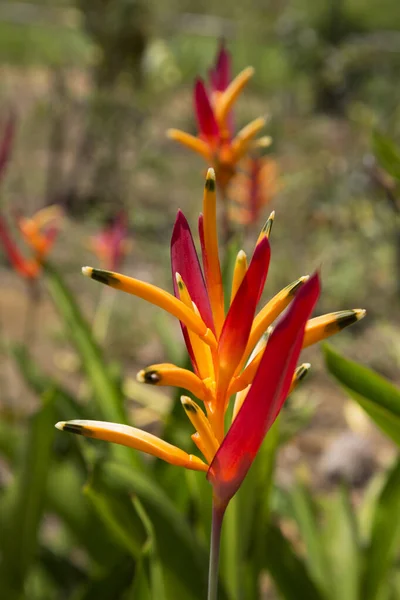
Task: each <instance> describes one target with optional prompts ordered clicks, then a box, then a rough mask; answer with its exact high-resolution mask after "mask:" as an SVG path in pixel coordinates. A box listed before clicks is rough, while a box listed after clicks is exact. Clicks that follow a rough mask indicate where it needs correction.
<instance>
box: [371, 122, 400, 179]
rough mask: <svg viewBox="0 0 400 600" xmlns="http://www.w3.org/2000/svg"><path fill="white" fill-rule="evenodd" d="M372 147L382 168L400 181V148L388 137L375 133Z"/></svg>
mask: <svg viewBox="0 0 400 600" xmlns="http://www.w3.org/2000/svg"><path fill="white" fill-rule="evenodd" d="M372 147H373V151H374V154H375V156H376V158H377V159H378V162H379V164H380V165H381V167H383V168H384V169H385V171H387V172H388V173H389V175H391V176H392V177H394V178H395V179H398V180H400V148H399V147H398V146H397V145H396V144H395V143H394V142H393V140H391V139H390V138H389V137H387V136H386V135H383V134H382V133H379V132H378V131H375V133H374V134H373V137H372Z"/></svg>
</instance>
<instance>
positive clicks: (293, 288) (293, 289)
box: [288, 277, 307, 296]
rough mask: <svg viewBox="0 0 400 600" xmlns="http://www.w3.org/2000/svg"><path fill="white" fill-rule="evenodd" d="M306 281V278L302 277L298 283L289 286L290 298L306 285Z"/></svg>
mask: <svg viewBox="0 0 400 600" xmlns="http://www.w3.org/2000/svg"><path fill="white" fill-rule="evenodd" d="M306 281H307V279H306V278H305V277H301V278H300V279H297V281H295V282H294V283H292V284H291V285H289V289H288V296H294V295H295V293H296V292H297V290H298V289H299V288H301V286H302V285H304V283H305V282H306Z"/></svg>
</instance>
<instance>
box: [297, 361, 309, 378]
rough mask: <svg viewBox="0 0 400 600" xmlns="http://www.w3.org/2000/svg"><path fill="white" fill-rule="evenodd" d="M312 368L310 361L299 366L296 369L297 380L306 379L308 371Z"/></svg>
mask: <svg viewBox="0 0 400 600" xmlns="http://www.w3.org/2000/svg"><path fill="white" fill-rule="evenodd" d="M310 369H311V364H310V363H303V364H302V365H300V366H298V367H297V369H296V371H295V377H296V381H297V382H299V381H301V380H302V379H304V377H305V376H306V375H307V373H308V371H309V370H310Z"/></svg>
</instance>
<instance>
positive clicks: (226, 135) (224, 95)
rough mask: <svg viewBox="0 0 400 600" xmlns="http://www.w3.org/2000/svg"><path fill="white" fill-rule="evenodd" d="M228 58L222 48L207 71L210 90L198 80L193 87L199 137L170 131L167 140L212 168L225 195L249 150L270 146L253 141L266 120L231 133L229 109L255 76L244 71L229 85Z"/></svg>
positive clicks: (263, 141)
mask: <svg viewBox="0 0 400 600" xmlns="http://www.w3.org/2000/svg"><path fill="white" fill-rule="evenodd" d="M230 73H231V58H230V55H229V53H228V52H227V50H226V49H225V47H224V45H223V44H222V45H221V48H220V50H219V53H218V56H217V59H216V63H215V66H214V67H213V68H212V69H211V70H210V82H209V89H208V90H207V88H206V85H205V83H204V81H203V80H202V79H200V78H198V79H197V80H196V82H195V86H194V94H193V101H194V110H195V115H196V120H197V126H198V129H199V133H198V135H197V136H194V135H191V134H189V133H187V132H185V131H181V130H179V129H169V130H168V131H167V135H168V137H169V138H171V139H174V140H176V141H177V142H180V143H181V144H183V145H184V146H186V147H187V148H189V149H190V150H193V151H194V152H197V153H198V154H200V156H202V157H203V158H204V160H205V161H206V162H207V164H209V165H210V164H211V165H213V167H214V169H215V172H216V175H217V181H218V185H219V186H220V188H221V189H222V190H223V192H224V193H225V192H226V190H227V187H228V185H229V183H230V182H231V180H232V178H233V177H234V175H235V174H236V172H237V166H238V163H239V162H240V161H241V159H242V158H243V157H244V156H245V155H246V154H247V152H249V151H250V150H251V149H252V148H254V147H257V146H265V145H269V143H270V141H271V140H270V138H269V137H262V138H259V139H257V140H256V139H255V138H256V136H257V135H258V133H260V131H262V129H263V128H264V127H265V124H266V120H265V119H264V118H263V117H258V118H257V119H254V121H251V122H250V123H249V124H248V125H246V126H245V127H243V129H241V130H240V131H239V132H238V133H236V135H235V133H234V127H233V115H232V109H233V106H234V104H235V102H236V101H237V99H238V98H239V96H240V94H241V92H242V91H243V89H244V88H245V87H246V85H247V84H248V82H249V81H250V79H251V78H252V76H253V74H254V69H253V67H247V68H246V69H244V70H243V71H242V72H241V73H239V75H237V76H236V77H235V79H233V81H230V77H231V75H230Z"/></svg>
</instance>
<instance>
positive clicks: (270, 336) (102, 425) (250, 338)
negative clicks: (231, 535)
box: [57, 169, 365, 505]
mask: <svg viewBox="0 0 400 600" xmlns="http://www.w3.org/2000/svg"><path fill="white" fill-rule="evenodd" d="M203 209H204V215H201V216H200V220H199V231H200V241H201V248H202V259H203V269H202V268H201V266H200V262H199V259H198V256H197V252H196V249H195V246H194V242H193V238H192V234H191V231H190V228H189V225H188V222H187V221H186V219H185V217H184V215H183V214H182V213H181V212H180V211H179V213H178V216H177V219H176V222H175V227H174V230H173V233H172V239H171V264H172V275H173V285H174V292H175V293H174V295H172V294H170V293H168V292H166V291H164V290H162V289H161V288H159V287H157V286H155V285H152V284H149V283H145V282H143V281H139V280H137V279H134V278H132V277H127V276H126V275H121V274H119V273H114V272H110V271H103V270H100V269H93V268H91V267H84V269H83V273H84V274H85V275H86V276H88V277H90V278H91V279H94V280H96V281H99V282H101V283H103V284H106V285H108V286H110V287H112V288H115V289H119V290H122V291H125V292H128V293H130V294H133V295H135V296H138V297H140V298H143V299H145V300H147V301H149V302H151V303H152V304H155V305H157V306H159V307H161V308H163V309H164V310H166V311H167V312H169V313H170V314H172V315H173V316H175V317H176V318H178V319H179V320H180V322H181V327H182V331H183V335H184V339H185V342H186V346H187V349H188V352H189V355H190V357H191V360H192V364H193V371H190V370H188V369H183V368H180V367H177V366H175V365H173V364H168V363H166V364H158V365H151V366H150V367H148V368H147V369H144V370H142V371H140V372H139V374H138V379H139V381H141V382H144V383H149V384H154V385H173V386H178V387H182V388H185V389H187V390H188V391H189V392H191V393H192V394H193V395H194V396H196V397H197V398H198V399H199V400H200V401H201V402H202V403H203V406H204V409H205V410H204V411H203V410H202V408H201V407H200V406H199V405H198V404H197V403H196V402H195V401H194V400H192V399H191V398H188V397H187V396H182V398H181V402H182V405H183V408H184V410H185V412H186V414H187V416H188V418H189V420H190V421H191V423H192V424H193V426H194V429H195V433H194V434H193V435H192V440H193V442H194V443H195V444H196V446H197V447H198V449H199V451H200V452H201V453H202V454H203V456H204V460H203V459H201V458H199V457H198V456H195V455H193V454H188V453H187V452H184V451H183V450H182V449H180V448H178V447H176V446H173V445H171V444H169V443H167V442H165V441H164V440H161V439H160V438H158V437H156V436H154V435H152V434H150V433H147V432H144V431H141V430H139V429H137V428H134V427H130V426H128V425H126V424H117V423H106V422H101V421H80V420H79V421H67V422H61V423H58V424H57V427H58V428H59V429H62V430H65V431H70V432H72V433H77V434H80V435H83V436H87V437H92V438H96V439H102V440H106V441H109V442H114V443H117V444H123V445H125V446H129V447H131V448H134V449H136V450H141V451H143V452H147V453H149V454H152V455H153V456H156V457H158V458H161V459H163V460H165V461H167V462H169V463H171V464H175V465H179V466H183V467H186V468H188V469H193V470H197V471H205V472H207V477H208V479H209V480H210V482H211V483H212V485H213V490H214V495H215V497H216V498H217V499H218V501H220V502H221V503H223V504H224V505H226V504H227V502H229V499H230V498H231V497H232V496H233V494H234V493H235V492H236V490H237V489H238V488H239V486H240V485H241V482H242V481H243V478H244V477H245V475H246V473H247V471H248V469H249V467H250V465H251V463H252V461H253V459H254V458H255V456H256V454H257V451H258V449H259V447H260V444H261V442H262V440H263V438H264V436H265V434H266V433H267V431H268V429H269V428H270V427H271V425H272V423H273V422H274V420H275V419H276V417H277V415H278V414H279V412H280V410H281V408H282V406H283V403H284V401H285V399H286V397H287V395H288V394H289V393H290V391H291V390H292V389H293V387H294V386H295V385H296V384H297V383H298V381H299V380H300V379H301V378H302V377H303V376H304V374H305V372H306V371H307V370H308V368H309V365H307V364H306V365H302V366H300V367H299V368H298V369H296V363H297V360H298V357H299V354H300V351H301V348H302V347H305V346H308V345H310V344H313V343H315V342H317V341H319V340H321V339H324V338H326V337H328V336H330V335H333V334H334V333H337V332H338V331H340V330H341V329H343V328H344V327H346V326H347V325H351V324H352V323H355V322H356V321H358V320H359V319H361V318H362V317H363V316H364V314H365V311H363V310H360V309H356V310H349V311H342V312H340V313H331V314H328V315H324V316H322V317H317V318H316V319H311V320H309V317H310V315H311V312H312V310H313V308H314V305H315V303H316V301H317V299H318V296H319V292H320V284H319V277H318V275H317V274H314V275H313V276H312V277H300V279H298V280H296V281H295V282H293V283H292V284H290V285H289V286H287V287H286V288H284V289H283V290H281V291H280V292H279V293H278V294H277V295H276V296H275V297H273V298H272V299H271V300H270V301H269V302H267V303H266V304H265V305H264V306H263V307H262V308H261V309H260V310H259V312H258V313H257V314H256V310H257V305H258V303H259V301H260V297H261V294H262V291H263V288H264V284H265V280H266V277H267V272H268V266H269V260H270V245H269V241H268V235H269V233H270V230H271V225H272V221H271V220H268V221H267V223H266V225H265V226H264V228H263V230H262V232H261V234H260V236H259V238H258V240H257V243H256V247H255V250H254V253H253V256H252V258H251V261H250V262H249V265H247V258H246V255H245V253H244V252H243V251H242V250H241V251H240V252H239V254H238V257H237V260H236V265H235V269H234V276H233V281H232V287H231V298H230V306H229V308H228V310H227V312H225V300H224V294H225V292H224V289H223V285H222V273H221V265H220V260H219V249H218V239H217V223H216V193H215V175H214V172H213V169H209V172H208V176H207V180H206V185H205V192H204V204H203ZM286 308H288V310H287V311H286V313H285V315H284V316H283V317H281V318H280V319H279V321H278V323H277V324H276V326H275V327H274V329H273V330H272V332H271V329H270V327H271V325H272V324H273V323H274V322H275V320H276V319H277V318H278V317H279V316H280V314H281V313H282V311H284V310H285V309H286ZM233 394H236V399H235V403H234V410H233V420H232V423H231V425H230V427H229V428H228V430H227V431H226V430H225V414H226V410H227V407H228V405H229V400H230V398H231V396H232V395H233Z"/></svg>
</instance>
